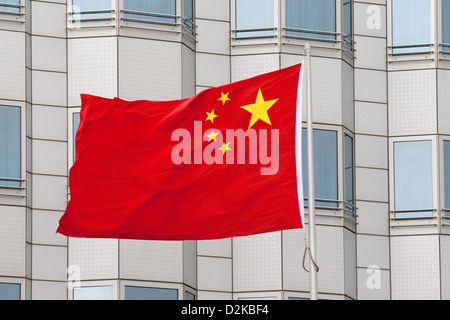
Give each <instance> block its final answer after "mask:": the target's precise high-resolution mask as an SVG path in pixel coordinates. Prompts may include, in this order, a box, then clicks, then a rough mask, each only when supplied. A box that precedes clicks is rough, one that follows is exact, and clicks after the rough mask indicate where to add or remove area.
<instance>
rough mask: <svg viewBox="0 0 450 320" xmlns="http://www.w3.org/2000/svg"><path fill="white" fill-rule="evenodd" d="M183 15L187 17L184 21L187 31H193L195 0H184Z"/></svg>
mask: <svg viewBox="0 0 450 320" xmlns="http://www.w3.org/2000/svg"><path fill="white" fill-rule="evenodd" d="M183 17H185V18H186V19H187V20H185V21H184V25H185V26H186V27H187V28H186V29H187V31H188V32H190V33H192V32H193V30H194V0H184V1H183Z"/></svg>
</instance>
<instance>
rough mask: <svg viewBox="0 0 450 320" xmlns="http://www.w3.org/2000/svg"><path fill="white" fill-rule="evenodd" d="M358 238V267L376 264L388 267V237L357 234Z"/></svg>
mask: <svg viewBox="0 0 450 320" xmlns="http://www.w3.org/2000/svg"><path fill="white" fill-rule="evenodd" d="M357 239H358V246H357V247H358V267H369V266H372V265H376V266H378V267H379V268H382V269H389V238H388V237H383V236H372V235H363V234H359V235H358V236H357Z"/></svg>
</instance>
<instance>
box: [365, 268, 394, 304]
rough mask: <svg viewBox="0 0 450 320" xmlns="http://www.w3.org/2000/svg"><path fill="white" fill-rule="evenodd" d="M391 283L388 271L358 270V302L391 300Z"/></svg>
mask: <svg viewBox="0 0 450 320" xmlns="http://www.w3.org/2000/svg"><path fill="white" fill-rule="evenodd" d="M390 281H391V277H390V273H389V271H388V270H381V269H374V268H358V300H390V299H391V282H390Z"/></svg>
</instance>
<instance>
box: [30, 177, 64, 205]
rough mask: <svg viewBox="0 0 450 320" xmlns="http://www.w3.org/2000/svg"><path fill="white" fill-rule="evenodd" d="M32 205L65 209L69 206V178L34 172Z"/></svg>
mask: <svg viewBox="0 0 450 320" xmlns="http://www.w3.org/2000/svg"><path fill="white" fill-rule="evenodd" d="M31 186H32V188H31V189H32V190H33V196H32V197H31V200H32V207H33V208H36V209H52V210H60V211H65V210H66V207H67V178H66V177H58V176H48V175H39V174H34V175H33V178H32V183H31Z"/></svg>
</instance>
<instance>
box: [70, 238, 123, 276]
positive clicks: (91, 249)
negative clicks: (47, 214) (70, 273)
mask: <svg viewBox="0 0 450 320" xmlns="http://www.w3.org/2000/svg"><path fill="white" fill-rule="evenodd" d="M68 248H69V260H68V261H69V263H68V265H69V266H76V267H78V268H79V271H80V275H79V276H80V279H81V280H95V279H114V278H118V276H119V262H118V259H119V244H118V240H116V239H87V238H86V239H85V238H69V247H68ZM74 276H75V275H74Z"/></svg>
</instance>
